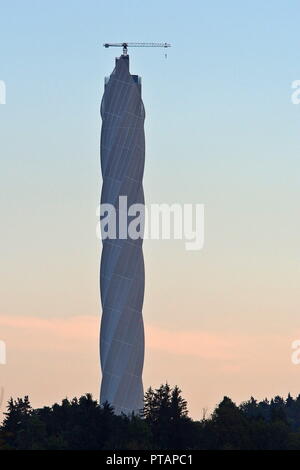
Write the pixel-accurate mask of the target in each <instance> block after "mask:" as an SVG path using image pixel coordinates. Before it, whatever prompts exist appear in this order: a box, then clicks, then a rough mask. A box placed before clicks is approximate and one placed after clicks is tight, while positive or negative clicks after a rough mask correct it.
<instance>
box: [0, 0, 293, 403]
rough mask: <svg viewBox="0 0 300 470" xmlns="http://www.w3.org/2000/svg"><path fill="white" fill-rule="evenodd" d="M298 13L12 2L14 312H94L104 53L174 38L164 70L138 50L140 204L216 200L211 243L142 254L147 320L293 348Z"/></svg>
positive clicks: (271, 7) (2, 109) (6, 281)
mask: <svg viewBox="0 0 300 470" xmlns="http://www.w3.org/2000/svg"><path fill="white" fill-rule="evenodd" d="M299 13H300V4H299V2H298V1H292V0H288V1H278V0H275V1H274V0H267V1H263V2H262V1H258V0H254V1H243V2H240V1H232V0H231V1H230V0H229V1H226V2H225V1H221V0H219V1H214V2H208V1H196V0H194V1H186V2H183V1H176V0H173V1H171V0H165V1H148V2H146V1H141V0H139V1H130V0H129V1H126V2H125V1H119V0H114V1H112V2H110V1H91V0H87V1H83V0H81V1H78V0H75V1H74V0H72V1H71V0H63V1H57V0H54V1H53V0H52V1H48V0H44V1H29V0H26V1H21V0H19V1H3V0H0V80H5V82H6V86H7V104H6V105H5V106H2V105H1V106H0V155H1V172H0V182H1V187H0V193H1V199H0V210H1V216H2V220H1V238H2V244H1V283H0V284H1V285H0V296H1V302H2V307H1V308H2V309H3V313H5V314H9V315H37V316H51V315H53V316H64V315H66V316H72V315H86V314H87V315H98V314H99V304H98V302H99V298H98V264H99V246H98V241H97V240H96V237H95V226H96V217H95V211H96V205H97V202H98V199H99V194H100V188H101V180H100V166H99V134H100V125H101V122H100V116H99V106H100V100H101V96H102V93H103V79H104V76H105V75H109V73H110V72H111V71H112V69H113V66H114V58H115V56H116V55H118V53H119V52H118V50H116V49H109V50H107V49H104V48H103V47H102V44H103V42H106V41H113V42H118V41H121V42H122V41H124V40H126V41H138V42H148V41H149V42H152V41H155V42H156V41H158V42H161V41H162V42H164V41H167V42H170V43H171V44H172V47H171V49H169V50H168V58H167V59H165V57H164V54H165V50H164V49H133V50H130V51H129V53H130V61H131V71H132V73H136V74H139V75H141V76H142V80H143V81H142V83H143V99H144V103H145V107H146V137H147V152H146V169H145V180H144V182H145V194H146V200H147V202H151V201H153V202H199V203H204V204H205V206H206V242H205V248H204V250H203V251H202V252H200V253H196V254H195V253H193V254H191V253H187V252H185V251H184V247H183V244H180V242H178V243H177V242H176V243H175V242H171V243H169V244H168V243H166V242H150V241H149V242H147V243H146V244H145V259H146V281H147V290H146V300H145V312H144V313H145V320H146V322H148V323H150V324H154V325H158V326H159V327H163V328H170V329H172V330H178V331H180V330H181V329H183V328H188V329H191V330H193V331H194V330H199V331H201V330H202V329H208V330H210V331H215V332H216V331H221V332H222V331H231V332H233V331H236V332H237V334H240V333H241V332H245V331H253V332H255V331H262V332H270V331H273V332H275V333H279V332H282V331H286V332H287V334H291V335H292V336H293V335H294V336H295V337H297V334H298V331H299V326H300V325H299V295H298V292H299V289H298V287H299V286H298V280H299V258H300V257H299V230H300V227H299V199H300V198H299V196H300V185H299V171H300V163H299V150H300V139H299V137H300V106H293V105H292V104H291V99H290V96H291V83H292V81H293V80H296V79H300V65H299V64H300V61H299V58H300V57H299V56H300V52H299V51H300V49H299ZM162 279H163V281H164V282H162ZM16 291H17V295H16ZM175 294H176V295H175ZM183 311H185V315H183V314H182V312H183ZM0 339H2V338H1V335H0ZM292 339H294V338H292ZM286 354H287V357H288V355H289V344H287V352H286ZM150 359H151V357H149V359H147V360H148V363H146V373H148V372H147V371H149V370H150V369H151V361H150ZM147 364H148V365H147ZM164 364H165V367H166V370H169V367H170V365H169V362H168V360H167V359H166V360H165V363H164ZM147 367H148V369H147ZM193 367H194V366H193ZM155 373H156V375H155V374H153V376H152V375H151V374H150V373H148V376H149V377H150V376H151V377H150V378H149V377H148V376H147V378H149V380H150V379H151V380H153V381H154V380H155V381H156V380H157V381H158V382H159V381H160V376H159V377H158V379H157V374H158V372H157V371H156V372H155ZM165 379H166V373H165V371H162V380H165ZM202 379H203V377H200V378H199V383H201V381H202ZM176 380H177V379H176ZM185 380H186V382H188V379H185V377H181V376H179V377H178V382H180V381H181V382H180V385H182V386H183V387H184V385H185V383H186V382H185ZM278 380H279V379H278ZM155 384H156V383H155V382H154V385H155ZM234 384H235V382H234V381H233V385H232V387H233V388H232V390H235V388H234V387H235V385H234ZM216 388H218V387H216ZM229 392H230V390H229V391H228V393H229ZM274 393H275V392H274ZM238 397H240V395H238ZM191 399H192V400H193V397H192V398H191Z"/></svg>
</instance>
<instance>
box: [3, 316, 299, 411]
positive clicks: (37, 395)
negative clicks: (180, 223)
mask: <svg viewBox="0 0 300 470" xmlns="http://www.w3.org/2000/svg"><path fill="white" fill-rule="evenodd" d="M99 328H100V318H99V317H97V316H88V315H87V316H74V317H53V318H49V317H47V318H45V317H35V316H6V315H2V316H0V335H1V339H2V340H3V341H5V343H6V347H7V364H6V365H5V366H1V380H0V386H3V387H4V391H5V396H4V400H5V401H6V400H7V399H8V398H9V396H11V395H13V396H14V397H16V396H23V395H25V394H29V396H30V398H31V400H32V403H33V404H34V405H35V406H41V405H44V404H49V403H52V402H55V401H57V400H61V399H62V398H63V397H65V396H68V397H73V396H75V395H80V394H84V393H86V392H92V393H93V395H94V396H95V398H98V394H99V384H100V364H99V349H98V344H99V343H98V341H99ZM145 334H146V361H145V369H144V385H145V387H149V385H153V386H158V385H159V384H160V383H162V382H164V381H166V380H168V381H169V382H170V383H171V384H174V383H178V384H179V385H180V386H181V387H182V388H183V390H184V393H185V395H186V397H187V398H188V401H189V404H190V410H191V414H192V415H193V416H197V413H198V411H199V409H201V406H202V405H203V406H209V407H212V406H213V405H214V404H215V403H217V401H218V400H219V399H221V398H222V396H223V395H224V394H228V395H230V396H232V397H233V398H234V399H236V400H237V401H241V400H243V399H246V398H247V397H249V395H251V394H253V395H255V396H258V397H260V396H261V397H264V396H265V395H266V396H271V395H274V394H276V393H283V394H287V393H288V392H289V391H291V392H292V393H293V390H294V393H297V391H298V384H299V382H300V375H299V374H300V369H298V368H297V366H295V365H293V364H292V363H291V349H290V345H291V340H292V339H294V338H295V337H297V332H295V331H293V332H292V333H291V335H289V334H287V333H285V334H282V335H277V334H266V333H261V334H260V333H254V332H247V331H237V332H235V333H233V332H232V333H230V334H229V333H221V332H220V331H217V330H207V331H204V330H203V331H202V330H197V329H194V330H187V329H186V330H176V329H174V325H172V328H170V329H167V328H162V327H160V326H158V325H150V324H146V325H145ZM298 336H299V335H298ZM299 337H300V336H299ZM279 371H280V373H279ZM298 376H299V380H298Z"/></svg>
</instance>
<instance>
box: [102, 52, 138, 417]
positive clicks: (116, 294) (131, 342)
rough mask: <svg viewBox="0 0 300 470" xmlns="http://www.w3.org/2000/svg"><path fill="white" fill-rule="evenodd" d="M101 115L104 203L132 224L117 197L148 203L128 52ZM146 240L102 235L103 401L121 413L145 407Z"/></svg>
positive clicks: (107, 92)
mask: <svg viewBox="0 0 300 470" xmlns="http://www.w3.org/2000/svg"><path fill="white" fill-rule="evenodd" d="M101 117H102V131H101V169H102V176H103V187H102V194H101V204H107V203H109V204H112V205H113V206H114V207H115V209H116V213H117V218H118V217H126V221H127V222H126V228H128V226H129V223H130V217H128V216H127V214H122V207H120V205H119V197H120V196H126V197H127V205H128V207H130V206H131V205H132V204H136V203H139V204H144V192H143V186H142V179H143V172H144V162H145V134H144V120H145V110H144V105H143V102H142V98H141V79H140V77H138V76H137V75H131V74H130V72H129V56H128V55H122V56H121V57H120V58H119V59H116V66H115V69H114V70H113V72H112V74H111V75H110V77H109V78H108V79H106V82H105V91H104V95H103V99H102V103H101ZM123 220H124V219H123ZM122 232H124V230H122ZM142 242H143V240H142V238H138V239H135V240H133V239H130V238H126V237H124V233H122V234H121V232H120V231H119V230H118V231H117V237H116V238H110V237H107V238H105V237H104V238H103V240H102V243H103V251H102V259H101V268H100V290H101V303H102V320H101V333H100V356H101V369H102V384H101V397H100V402H101V403H104V402H105V401H108V402H109V403H110V404H111V405H112V406H113V407H114V409H115V412H116V413H118V414H119V413H122V412H124V413H126V414H129V413H131V412H132V411H134V412H135V413H138V412H139V411H140V409H141V408H142V407H143V394H144V393H143V384H142V370H143V363H144V326H143V317H142V308H143V300H144V285H145V274H144V260H143V252H142Z"/></svg>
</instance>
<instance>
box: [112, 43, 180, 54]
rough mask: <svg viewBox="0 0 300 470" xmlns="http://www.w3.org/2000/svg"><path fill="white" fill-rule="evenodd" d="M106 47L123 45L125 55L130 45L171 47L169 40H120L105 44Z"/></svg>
mask: <svg viewBox="0 0 300 470" xmlns="http://www.w3.org/2000/svg"><path fill="white" fill-rule="evenodd" d="M103 46H104V47H123V55H127V49H128V47H171V44H168V43H167V42H119V43H110V42H106V43H105V44H103Z"/></svg>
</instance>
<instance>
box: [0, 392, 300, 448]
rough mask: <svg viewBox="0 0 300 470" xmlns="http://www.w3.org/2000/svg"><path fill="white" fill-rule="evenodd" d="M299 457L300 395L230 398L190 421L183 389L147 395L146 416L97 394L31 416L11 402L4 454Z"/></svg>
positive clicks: (26, 405)
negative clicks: (119, 408) (293, 453)
mask: <svg viewBox="0 0 300 470" xmlns="http://www.w3.org/2000/svg"><path fill="white" fill-rule="evenodd" d="M24 449H25V450H77V449H82V450H88V449H95V450H144V449H145V450H177V449H178V450H194V449H200V450H206V449H207V450H226V449H229V450H230V449H233V450H240V449H245V450H246V449H253V450H265V449H268V450H279V449H284V450H300V395H298V397H297V398H293V397H291V395H288V397H287V398H286V399H284V398H282V397H279V396H276V397H275V398H273V399H272V400H270V401H269V400H267V399H265V400H263V401H259V402H258V401H257V400H255V399H254V398H253V397H251V398H250V400H248V401H246V402H244V403H242V404H241V405H239V406H237V405H236V404H235V403H234V402H233V401H232V400H231V399H230V398H228V397H224V398H223V400H222V401H221V402H220V403H219V405H218V406H217V407H216V408H215V410H214V411H213V413H212V414H211V416H209V417H206V416H205V415H204V416H203V417H202V419H201V420H198V421H197V420H192V419H191V418H190V417H189V416H188V407H187V402H186V400H185V399H184V398H183V396H182V393H181V390H180V389H179V387H178V386H175V387H170V386H169V385H168V384H164V385H161V386H160V387H159V388H157V389H152V388H149V389H148V391H147V392H146V394H145V403H144V409H143V410H141V413H140V415H138V416H137V415H134V414H132V415H131V416H127V415H116V414H114V410H113V407H111V406H110V404H109V403H105V404H104V405H101V406H100V405H99V404H98V403H97V401H96V400H94V399H93V397H92V395H91V394H86V395H84V396H82V397H80V398H79V399H78V398H73V399H72V400H68V399H67V398H65V399H64V400H62V402H61V404H57V403H55V404H54V405H53V406H51V407H48V406H45V407H43V408H38V409H33V408H32V406H31V404H30V401H29V398H28V397H27V396H26V397H24V398H17V399H16V400H14V399H13V398H11V399H10V400H9V402H8V404H7V411H6V413H5V418H4V421H3V423H2V425H1V426H0V450H24Z"/></svg>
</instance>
